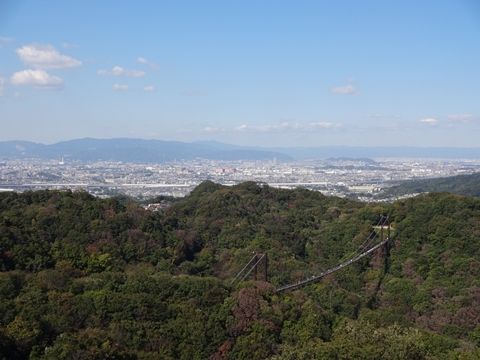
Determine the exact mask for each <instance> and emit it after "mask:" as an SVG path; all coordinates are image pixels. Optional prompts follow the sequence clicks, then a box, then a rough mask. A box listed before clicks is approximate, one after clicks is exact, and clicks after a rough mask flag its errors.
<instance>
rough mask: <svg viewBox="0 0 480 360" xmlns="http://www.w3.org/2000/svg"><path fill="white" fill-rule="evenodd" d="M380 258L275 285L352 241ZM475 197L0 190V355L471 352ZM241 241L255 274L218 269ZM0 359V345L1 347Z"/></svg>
mask: <svg viewBox="0 0 480 360" xmlns="http://www.w3.org/2000/svg"><path fill="white" fill-rule="evenodd" d="M380 214H387V215H389V216H390V218H391V219H392V225H393V226H394V227H395V238H394V240H395V241H394V243H393V245H392V248H391V249H390V252H389V253H385V251H378V252H376V253H375V254H374V255H373V256H371V257H367V258H365V259H362V260H361V261H359V262H358V263H356V264H354V265H352V266H350V267H347V268H345V269H344V270H342V271H340V272H337V273H335V274H334V275H331V276H329V277H328V278H326V279H324V280H322V281H321V282H319V283H316V284H314V285H311V286H308V287H305V288H302V289H300V290H296V291H293V292H289V293H285V294H276V293H275V292H274V286H277V285H280V284H284V283H286V282H289V281H295V280H298V279H301V278H303V277H305V276H310V275H313V274H315V273H318V272H319V271H321V270H322V269H326V268H328V267H329V266H331V265H332V264H335V263H337V262H338V261H339V260H342V259H344V258H345V257H346V256H348V254H350V253H352V252H354V251H356V250H357V249H358V247H359V246H360V245H361V244H362V243H363V241H364V240H365V237H366V236H367V235H368V234H369V232H370V231H371V229H372V225H374V224H375V223H376V221H377V220H378V217H379V216H380ZM479 235H480V200H477V199H474V198H467V197H462V196H458V195H451V194H446V193H442V194H428V195H422V196H418V197H416V198H412V199H408V200H403V201H398V202H396V203H394V204H365V203H360V202H354V201H351V200H347V199H340V198H335V197H326V196H323V195H322V194H320V193H318V192H313V191H308V190H302V189H297V190H279V189H273V188H270V187H268V186H263V185H258V184H255V183H252V182H248V183H243V184H240V185H238V186H234V187H224V186H220V185H217V184H214V183H211V182H205V183H202V184H201V185H200V186H198V187H197V188H196V189H195V190H194V191H193V192H192V194H191V195H190V196H188V197H186V198H184V199H182V200H180V201H178V202H175V203H174V204H173V205H172V206H171V207H170V208H169V209H167V210H166V211H164V212H149V211H146V210H144V209H143V208H142V207H140V206H139V205H138V204H136V203H133V202H124V201H119V200H117V199H115V198H110V199H98V198H95V197H93V196H91V195H89V194H87V193H85V192H70V191H64V192H61V191H37V192H26V193H22V194H17V193H4V194H0V270H1V272H0V350H1V352H0V354H1V355H2V356H3V357H4V358H6V359H25V358H31V359H104V358H111V359H208V358H210V359H267V358H271V359H478V358H479V357H480V351H479V345H480V326H479V325H478V324H480V284H479V282H480V246H479V245H480V244H479V241H480V240H479V239H480V236H479ZM253 251H262V252H267V253H268V255H269V258H270V267H269V269H270V274H271V277H270V281H271V283H265V282H262V281H257V282H254V281H247V282H244V283H242V284H241V285H240V286H239V287H235V288H232V287H231V286H230V280H231V278H232V277H233V275H234V274H235V273H236V271H238V270H239V269H240V268H241V267H242V266H243V265H244V263H245V262H246V261H248V259H249V258H250V257H251V254H252V252H253ZM0 358H1V356H0Z"/></svg>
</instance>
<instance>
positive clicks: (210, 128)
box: [203, 126, 225, 134]
mask: <svg viewBox="0 0 480 360" xmlns="http://www.w3.org/2000/svg"><path fill="white" fill-rule="evenodd" d="M203 131H204V132H206V133H210V134H215V133H221V132H225V129H224V128H219V127H214V126H207V127H204V128H203Z"/></svg>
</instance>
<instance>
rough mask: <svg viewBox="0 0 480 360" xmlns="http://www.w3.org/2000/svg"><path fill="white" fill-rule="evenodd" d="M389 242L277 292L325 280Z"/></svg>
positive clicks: (283, 287) (386, 240)
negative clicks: (326, 277)
mask: <svg viewBox="0 0 480 360" xmlns="http://www.w3.org/2000/svg"><path fill="white" fill-rule="evenodd" d="M388 241H390V238H386V239H385V240H383V241H381V242H379V243H378V244H376V245H375V246H373V247H371V248H370V249H368V250H367V251H365V252H363V253H361V254H359V255H356V256H354V257H353V258H351V259H349V260H346V261H344V262H341V263H340V264H338V265H336V266H334V267H333V268H330V269H328V270H325V271H324V272H322V273H320V274H319V275H314V276H311V277H310V278H307V279H304V280H301V281H298V282H296V283H292V284H287V285H284V286H281V287H279V288H277V289H276V292H282V291H286V290H290V289H294V288H297V287H300V286H303V285H306V284H309V283H312V282H315V281H317V280H320V279H321V278H324V277H325V276H327V275H330V274H332V273H334V272H336V271H338V270H340V269H343V268H344V267H345V266H348V265H351V264H353V263H355V262H357V261H358V260H360V259H362V258H363V257H365V256H367V255H368V254H370V253H372V252H373V251H375V250H376V249H378V248H379V247H381V246H382V245H385V244H386V243H387V242H388Z"/></svg>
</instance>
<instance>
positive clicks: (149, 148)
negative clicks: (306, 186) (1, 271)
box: [0, 138, 291, 163]
mask: <svg viewBox="0 0 480 360" xmlns="http://www.w3.org/2000/svg"><path fill="white" fill-rule="evenodd" d="M62 157H64V158H65V159H66V160H67V159H70V160H80V161H99V160H108V161H123V162H146V163H154V162H160V163H161V162H165V161H173V160H193V159H196V158H202V159H210V160H268V159H274V158H276V159H278V160H280V161H285V160H291V157H290V156H288V155H286V154H283V153H280V152H276V151H272V150H268V149H252V148H246V147H241V146H234V145H227V144H221V143H209V142H203V143H201V142H198V143H186V142H180V141H162V140H142V139H127V138H120V139H91V138H85V139H76V140H70V141H63V142H59V143H55V144H51V145H44V144H39V143H34V142H28V141H4V142H0V158H41V159H60V158H62Z"/></svg>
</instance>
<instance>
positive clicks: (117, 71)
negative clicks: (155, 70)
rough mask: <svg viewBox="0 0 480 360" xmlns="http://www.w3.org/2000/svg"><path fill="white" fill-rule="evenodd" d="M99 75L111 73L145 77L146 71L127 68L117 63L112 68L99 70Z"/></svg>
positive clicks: (113, 74)
mask: <svg viewBox="0 0 480 360" xmlns="http://www.w3.org/2000/svg"><path fill="white" fill-rule="evenodd" d="M97 74H98V75H110V76H125V77H133V78H138V77H143V76H145V71H142V70H127V69H125V68H123V67H121V66H118V65H115V66H114V67H113V68H112V69H111V70H98V71H97Z"/></svg>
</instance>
